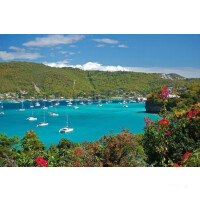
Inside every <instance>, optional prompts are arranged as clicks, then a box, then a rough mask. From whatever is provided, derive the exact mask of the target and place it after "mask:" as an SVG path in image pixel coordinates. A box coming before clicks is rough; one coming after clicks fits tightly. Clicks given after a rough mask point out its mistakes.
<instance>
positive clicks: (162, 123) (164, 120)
mask: <svg viewBox="0 0 200 200" xmlns="http://www.w3.org/2000/svg"><path fill="white" fill-rule="evenodd" d="M158 123H159V124H161V126H162V128H165V127H167V126H168V125H169V120H168V119H161V120H160V121H158Z"/></svg>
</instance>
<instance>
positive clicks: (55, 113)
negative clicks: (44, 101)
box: [49, 106, 59, 116]
mask: <svg viewBox="0 0 200 200" xmlns="http://www.w3.org/2000/svg"><path fill="white" fill-rule="evenodd" d="M54 109H55V112H50V113H49V114H50V116H59V114H58V113H57V110H56V107H55V106H54Z"/></svg>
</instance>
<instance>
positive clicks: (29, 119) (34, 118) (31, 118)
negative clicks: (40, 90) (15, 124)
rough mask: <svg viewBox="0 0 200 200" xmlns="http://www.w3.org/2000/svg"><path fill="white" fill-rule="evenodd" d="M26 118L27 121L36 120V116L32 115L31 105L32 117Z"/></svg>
mask: <svg viewBox="0 0 200 200" xmlns="http://www.w3.org/2000/svg"><path fill="white" fill-rule="evenodd" d="M26 120H28V121H36V120H37V117H34V116H33V107H32V117H28V118H27V119H26Z"/></svg>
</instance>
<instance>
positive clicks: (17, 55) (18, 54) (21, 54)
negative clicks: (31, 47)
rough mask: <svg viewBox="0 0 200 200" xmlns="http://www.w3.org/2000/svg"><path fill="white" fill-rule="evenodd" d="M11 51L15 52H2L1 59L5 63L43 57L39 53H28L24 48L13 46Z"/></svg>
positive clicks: (0, 52) (0, 53)
mask: <svg viewBox="0 0 200 200" xmlns="http://www.w3.org/2000/svg"><path fill="white" fill-rule="evenodd" d="M9 49H11V50H14V52H12V51H11V52H7V51H0V59H2V60H4V61H8V60H14V59H28V60H33V59H37V58H40V57H42V56H41V55H40V54H39V53H37V52H35V53H30V52H26V50H25V49H24V48H22V49H21V48H19V47H14V46H11V47H9Z"/></svg>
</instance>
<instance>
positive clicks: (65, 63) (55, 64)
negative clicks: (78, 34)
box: [43, 59, 70, 68]
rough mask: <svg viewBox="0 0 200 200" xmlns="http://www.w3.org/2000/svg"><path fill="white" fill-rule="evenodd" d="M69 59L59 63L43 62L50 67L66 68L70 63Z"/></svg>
mask: <svg viewBox="0 0 200 200" xmlns="http://www.w3.org/2000/svg"><path fill="white" fill-rule="evenodd" d="M69 61H70V60H69V59H67V60H63V61H57V62H43V64H44V65H48V66H50V67H59V68H60V67H66V66H67V64H68V63H69Z"/></svg>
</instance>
